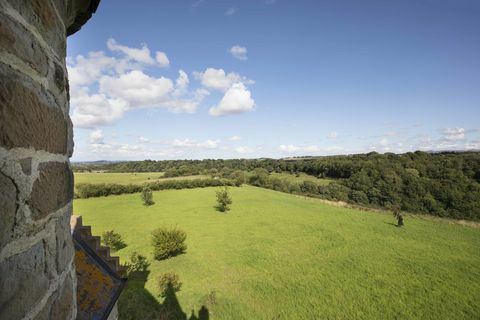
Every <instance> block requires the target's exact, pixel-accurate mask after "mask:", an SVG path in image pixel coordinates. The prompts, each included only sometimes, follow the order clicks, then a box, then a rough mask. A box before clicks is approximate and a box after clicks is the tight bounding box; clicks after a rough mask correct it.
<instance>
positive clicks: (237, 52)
mask: <svg viewBox="0 0 480 320" xmlns="http://www.w3.org/2000/svg"><path fill="white" fill-rule="evenodd" d="M230 53H231V54H232V56H233V57H235V58H237V59H238V60H247V59H248V57H247V48H245V47H241V46H239V45H236V46H233V47H231V48H230Z"/></svg>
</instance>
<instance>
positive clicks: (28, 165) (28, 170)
mask: <svg viewBox="0 0 480 320" xmlns="http://www.w3.org/2000/svg"><path fill="white" fill-rule="evenodd" d="M19 162H20V166H21V167H22V171H23V173H25V174H26V175H27V176H29V175H31V174H32V158H25V159H22V160H20V161H19Z"/></svg>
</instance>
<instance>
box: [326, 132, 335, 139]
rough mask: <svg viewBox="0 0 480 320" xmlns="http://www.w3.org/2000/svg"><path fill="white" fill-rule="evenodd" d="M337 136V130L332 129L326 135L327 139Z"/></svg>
mask: <svg viewBox="0 0 480 320" xmlns="http://www.w3.org/2000/svg"><path fill="white" fill-rule="evenodd" d="M336 138H338V132H336V131H332V132H330V133H329V134H328V135H327V139H336Z"/></svg>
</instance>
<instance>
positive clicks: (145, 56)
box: [107, 38, 155, 64]
mask: <svg viewBox="0 0 480 320" xmlns="http://www.w3.org/2000/svg"><path fill="white" fill-rule="evenodd" d="M107 47H108V49H110V50H111V51H116V52H121V53H123V54H124V55H125V56H126V57H127V58H128V59H130V60H134V61H137V62H140V63H145V64H154V63H155V60H154V59H153V58H152V56H151V54H150V49H148V47H147V45H146V44H143V45H142V48H141V49H137V48H130V47H127V46H124V45H121V44H118V43H117V42H116V41H115V39H113V38H110V39H108V40H107Z"/></svg>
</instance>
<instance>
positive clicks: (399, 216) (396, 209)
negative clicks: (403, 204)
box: [392, 206, 404, 227]
mask: <svg viewBox="0 0 480 320" xmlns="http://www.w3.org/2000/svg"><path fill="white" fill-rule="evenodd" d="M392 209H393V216H394V217H395V218H396V219H397V227H403V226H404V223H403V215H402V211H401V210H400V206H394V207H393V208H392Z"/></svg>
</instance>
